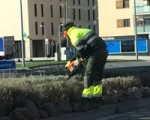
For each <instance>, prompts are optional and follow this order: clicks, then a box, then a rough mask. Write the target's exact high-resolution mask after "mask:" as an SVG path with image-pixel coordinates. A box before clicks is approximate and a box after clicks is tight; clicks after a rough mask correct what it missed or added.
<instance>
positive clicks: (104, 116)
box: [42, 98, 150, 120]
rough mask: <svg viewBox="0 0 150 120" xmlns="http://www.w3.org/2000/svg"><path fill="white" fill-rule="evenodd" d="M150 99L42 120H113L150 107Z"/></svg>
mask: <svg viewBox="0 0 150 120" xmlns="http://www.w3.org/2000/svg"><path fill="white" fill-rule="evenodd" d="M149 101H150V98H142V99H139V100H132V101H128V102H125V103H118V104H110V105H104V106H101V107H100V108H99V109H97V110H89V111H87V112H81V113H70V114H65V115H60V116H56V117H52V118H49V119H42V120H111V117H112V116H113V117H117V116H119V114H123V113H125V112H129V111H133V110H137V109H139V108H141V107H142V108H143V107H144V106H145V107H146V106H150V102H149Z"/></svg>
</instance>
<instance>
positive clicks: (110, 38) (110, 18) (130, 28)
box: [98, 0, 150, 55]
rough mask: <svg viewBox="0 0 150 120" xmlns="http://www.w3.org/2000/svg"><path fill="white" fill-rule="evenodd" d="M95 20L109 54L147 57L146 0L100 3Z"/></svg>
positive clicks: (149, 10)
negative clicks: (97, 20) (97, 22)
mask: <svg viewBox="0 0 150 120" xmlns="http://www.w3.org/2000/svg"><path fill="white" fill-rule="evenodd" d="M98 16H99V17H98V18H99V35H100V36H101V37H103V39H104V40H106V44H107V49H108V51H109V54H116V55H120V54H122V55H124V54H125V55H132V54H135V52H138V54H140V55H149V54H150V50H149V44H150V42H149V41H150V0H110V1H109V2H108V1H107V0H100V1H99V2H98ZM136 48H137V49H136Z"/></svg>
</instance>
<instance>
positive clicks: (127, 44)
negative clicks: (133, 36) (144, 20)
mask: <svg viewBox="0 0 150 120" xmlns="http://www.w3.org/2000/svg"><path fill="white" fill-rule="evenodd" d="M121 52H134V40H130V41H121Z"/></svg>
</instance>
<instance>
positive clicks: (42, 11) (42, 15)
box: [41, 4, 44, 17]
mask: <svg viewBox="0 0 150 120" xmlns="http://www.w3.org/2000/svg"><path fill="white" fill-rule="evenodd" d="M41 17H44V10H43V4H41Z"/></svg>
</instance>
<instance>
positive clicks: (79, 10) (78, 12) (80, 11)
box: [78, 9, 81, 20]
mask: <svg viewBox="0 0 150 120" xmlns="http://www.w3.org/2000/svg"><path fill="white" fill-rule="evenodd" d="M78 13H79V20H81V10H80V9H79V11H78Z"/></svg>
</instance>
